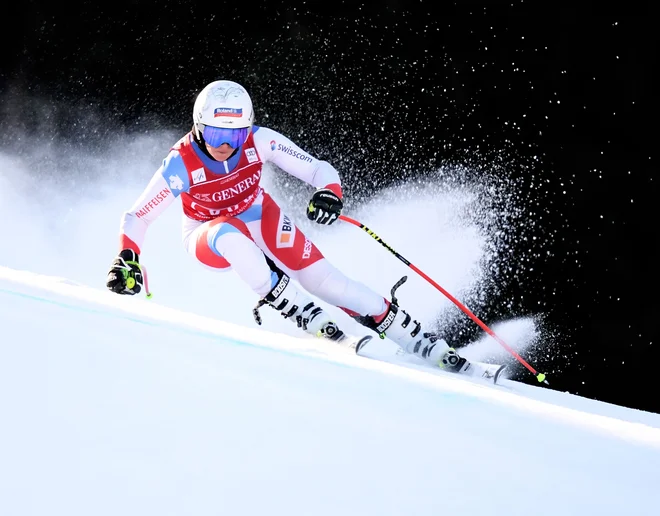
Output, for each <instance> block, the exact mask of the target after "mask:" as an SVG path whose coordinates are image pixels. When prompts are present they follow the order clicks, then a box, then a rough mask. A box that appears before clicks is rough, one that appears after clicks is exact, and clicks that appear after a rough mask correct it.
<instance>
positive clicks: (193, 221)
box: [106, 80, 469, 372]
mask: <svg viewBox="0 0 660 516" xmlns="http://www.w3.org/2000/svg"><path fill="white" fill-rule="evenodd" d="M266 162H271V163H273V164H275V165H276V166H277V167H279V168H280V169H282V170H284V171H285V172H288V173H289V174H291V175H292V176H295V177H297V178H298V179H301V180H302V181H305V182H306V183H308V184H310V185H311V186H313V187H315V188H316V190H315V192H314V193H313V195H312V198H311V200H310V202H309V204H308V206H307V216H308V218H309V219H311V220H314V221H315V222H317V223H319V224H332V223H333V222H335V221H336V220H337V218H338V217H339V215H340V213H341V210H342V188H341V181H340V178H339V174H338V172H337V170H336V169H335V168H334V167H333V166H332V165H330V164H329V163H327V162H325V161H320V160H317V159H315V158H314V157H312V156H310V155H309V154H308V153H306V152H305V151H303V150H302V149H301V148H300V147H298V146H297V145H296V144H294V143H293V142H292V141H291V140H289V139H288V138H287V137H285V136H283V135H282V134H280V133H278V132H276V131H274V130H272V129H269V128H267V127H260V126H257V125H255V124H254V110H253V106H252V101H251V99H250V96H249V94H248V93H247V91H246V90H245V89H244V88H243V87H242V86H241V85H239V84H237V83H235V82H232V81H226V80H220V81H215V82H212V83H210V84H208V85H207V86H206V87H205V88H204V89H203V90H202V91H201V92H200V93H199V95H198V96H197V98H196V100H195V104H194V108H193V127H192V130H191V131H190V132H189V133H187V134H185V135H184V136H183V137H182V138H181V139H180V140H179V141H178V142H177V143H176V144H175V145H174V146H173V147H172V148H171V150H170V152H169V154H168V155H167V157H166V158H165V159H164V161H163V163H162V165H161V166H160V167H159V168H158V170H157V171H156V173H155V174H154V176H153V177H152V179H151V181H150V182H149V184H148V186H147V187H146V189H145V190H144V192H143V193H142V194H141V195H140V196H139V198H138V199H137V200H136V201H135V204H133V206H132V208H131V209H130V210H129V211H127V212H125V213H124V214H123V216H122V218H121V225H120V237H119V249H120V252H119V254H118V256H117V257H116V258H115V259H114V261H113V262H112V265H111V268H110V271H109V272H108V276H107V283H106V284H107V287H108V289H110V290H111V291H113V292H116V293H118V294H129V295H133V294H137V293H139V292H140V290H141V289H142V287H143V275H142V271H141V268H140V264H139V254H140V249H141V247H142V244H143V241H144V238H145V235H146V232H147V229H148V227H149V225H150V224H151V223H152V222H153V221H154V220H155V219H156V218H157V217H158V216H159V215H161V214H162V213H163V212H164V210H165V209H166V208H167V207H168V206H170V205H171V204H172V203H173V202H174V201H175V199H176V198H177V197H180V198H181V204H182V207H183V214H182V219H183V245H184V247H185V249H186V250H187V252H188V253H190V254H191V255H193V256H194V257H195V258H196V259H197V260H198V261H199V262H201V263H202V264H204V265H206V266H208V267H210V268H212V269H215V270H216V271H228V270H230V268H231V269H233V270H234V271H235V273H236V274H238V276H239V277H240V278H241V280H243V281H244V282H245V283H247V285H248V286H249V287H250V288H251V289H252V290H253V291H254V292H255V293H256V294H257V295H258V296H259V298H260V301H259V304H258V305H257V308H256V309H255V311H254V313H255V318H256V319H257V322H259V323H260V322H261V321H260V317H259V314H258V308H259V307H260V306H262V305H264V304H268V305H270V306H272V307H273V308H274V309H275V310H278V311H280V312H281V314H282V315H283V316H284V317H286V318H289V319H290V320H292V321H294V322H295V323H297V325H298V326H299V327H300V328H302V329H303V330H304V331H306V332H309V333H311V334H313V335H316V336H319V337H325V338H328V339H331V340H333V341H337V342H340V343H341V341H342V340H345V339H347V336H346V335H345V334H344V333H343V332H342V331H341V330H340V329H339V328H338V326H337V324H336V323H335V322H334V321H333V320H332V318H331V317H330V316H329V314H328V313H327V312H326V311H324V310H323V309H322V307H320V306H318V305H317V304H315V303H314V301H313V300H312V298H311V297H310V296H309V295H308V294H307V293H311V294H313V295H314V296H316V297H318V298H319V299H322V300H323V301H325V302H327V303H329V304H331V305H334V306H337V307H339V308H341V309H342V310H343V311H345V312H346V313H347V314H348V315H350V316H351V317H353V318H355V319H356V320H357V321H359V322H360V323H361V324H363V325H364V326H366V327H367V328H369V329H371V330H373V331H374V332H376V333H377V334H379V335H380V336H381V337H383V336H387V337H388V338H389V339H391V340H393V341H394V342H396V343H397V344H398V345H399V346H400V347H401V348H402V349H403V350H404V351H405V352H407V353H411V354H414V355H416V356H418V357H421V358H422V359H424V360H425V361H427V362H431V363H432V364H435V365H438V366H440V367H444V368H447V369H448V370H452V371H454V372H462V370H463V369H464V368H467V367H469V362H467V361H466V360H465V359H463V358H461V357H459V356H458V355H457V353H456V351H455V350H454V349H452V348H450V347H449V346H448V345H447V344H446V342H445V341H444V340H442V339H439V338H438V337H437V336H436V335H435V334H433V333H430V332H426V331H424V330H423V328H422V324H421V323H419V322H417V321H415V320H413V319H412V317H411V316H410V315H409V314H408V313H407V312H405V311H404V310H403V309H401V308H400V307H399V306H398V304H397V301H396V298H394V296H393V300H392V301H389V300H387V299H385V298H383V296H381V295H379V294H378V293H376V292H374V291H373V290H371V289H370V288H368V287H367V286H365V285H363V284H362V283H360V282H358V281H355V280H353V279H351V278H349V277H348V276H346V275H345V274H343V273H342V272H341V271H339V270H338V269H337V268H336V267H335V266H333V265H332V264H331V263H330V262H329V261H328V260H327V259H326V258H325V257H324V256H323V254H322V253H321V251H320V250H319V249H318V248H317V247H316V245H314V243H313V242H311V241H310V240H309V239H308V238H307V237H306V236H305V235H304V234H303V232H302V231H301V230H300V229H299V228H298V227H297V226H296V225H295V224H294V223H293V222H292V220H291V219H290V218H289V217H288V216H287V215H286V214H285V213H284V212H283V211H282V210H281V209H280V207H279V206H278V205H277V203H276V202H275V201H274V200H273V198H272V197H271V196H270V195H269V194H268V193H266V192H265V191H264V189H263V187H262V186H261V184H260V178H261V173H262V167H263V164H264V163H266ZM292 279H293V280H296V282H297V283H298V284H299V285H301V286H302V287H303V289H304V290H301V289H300V288H299V287H298V286H296V283H294V281H292ZM367 340H368V338H367Z"/></svg>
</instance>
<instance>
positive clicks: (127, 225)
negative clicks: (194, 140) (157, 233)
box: [119, 151, 190, 254]
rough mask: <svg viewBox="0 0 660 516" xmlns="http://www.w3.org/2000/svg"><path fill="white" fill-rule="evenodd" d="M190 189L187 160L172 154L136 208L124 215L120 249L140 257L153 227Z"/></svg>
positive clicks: (143, 193)
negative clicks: (152, 224)
mask: <svg viewBox="0 0 660 516" xmlns="http://www.w3.org/2000/svg"><path fill="white" fill-rule="evenodd" d="M189 187H190V185H189V181H188V174H187V172H186V169H185V166H184V165H183V160H182V159H181V157H180V155H179V153H178V152H176V151H172V152H171V153H170V154H169V155H168V156H167V158H165V160H164V161H163V164H162V165H161V166H160V167H159V168H158V170H157V171H156V173H155V174H154V175H153V177H152V178H151V181H149V184H148V185H147V187H146V188H145V189H144V191H143V192H142V194H141V195H140V196H139V197H138V198H137V200H136V201H135V203H134V204H133V206H132V207H131V208H130V209H129V210H128V211H126V212H125V213H124V214H123V215H122V218H121V225H120V235H119V249H120V250H122V249H131V250H133V251H135V252H136V253H137V254H139V253H140V249H141V247H142V244H143V243H144V239H145V236H146V233H147V229H148V228H149V225H150V224H151V223H152V222H153V221H154V220H156V219H157V218H158V217H159V216H160V215H161V214H162V213H163V212H164V211H165V209H166V208H167V207H168V206H170V205H171V204H172V203H173V202H174V199H175V198H176V197H178V196H179V195H180V194H181V192H184V191H187V190H188V189H189Z"/></svg>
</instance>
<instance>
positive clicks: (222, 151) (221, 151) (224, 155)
mask: <svg viewBox="0 0 660 516" xmlns="http://www.w3.org/2000/svg"><path fill="white" fill-rule="evenodd" d="M206 150H207V151H208V152H209V154H210V155H211V157H212V158H213V159H214V160H216V161H227V160H228V159H229V157H230V156H231V155H232V153H233V152H234V148H233V147H232V146H230V145H228V144H226V143H223V144H222V145H220V147H211V146H210V145H209V144H208V143H207V144H206Z"/></svg>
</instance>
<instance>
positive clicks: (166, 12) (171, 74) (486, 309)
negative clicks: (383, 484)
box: [0, 0, 660, 412]
mask: <svg viewBox="0 0 660 516" xmlns="http://www.w3.org/2000/svg"><path fill="white" fill-rule="evenodd" d="M432 4H433V9H431V5H432ZM118 5H120V7H112V8H110V7H107V8H103V7H99V6H98V5H97V3H96V2H69V3H68V4H67V7H66V9H62V8H61V7H59V6H57V4H56V3H50V2H34V1H28V2H22V3H21V4H20V5H18V4H13V7H12V9H13V10H14V12H11V13H10V12H7V13H6V16H5V19H4V25H5V27H4V28H5V30H4V31H2V32H3V34H2V36H1V37H2V38H3V40H2V43H3V48H4V52H3V53H2V57H0V59H1V63H2V67H1V73H0V91H1V93H2V99H3V101H2V112H1V113H0V116H1V118H0V124H1V129H2V130H1V131H0V141H1V143H2V144H3V145H4V146H10V145H11V146H13V147H14V148H15V147H16V146H17V145H19V146H20V145H30V142H29V141H26V139H22V140H19V139H18V138H17V136H16V135H17V134H25V133H27V134H33V135H42V136H41V137H43V134H42V133H43V132H44V131H50V132H51V133H50V134H51V136H52V134H57V135H58V136H57V137H58V138H62V144H63V145H74V146H75V145H89V144H90V143H93V142H94V141H97V140H98V139H103V138H105V137H107V136H108V135H109V134H111V133H113V132H115V133H116V132H117V131H121V132H126V133H130V132H148V131H150V130H154V129H158V128H168V129H180V131H181V134H183V132H185V131H187V130H188V129H189V128H190V125H191V106H192V103H193V101H194V98H195V96H196V94H197V92H198V91H199V90H200V89H201V88H202V87H203V86H204V85H206V84H207V83H208V82H211V81H213V80H216V79H219V78H227V79H233V80H236V81H237V82H240V83H242V84H243V85H244V86H246V87H247V88H248V90H249V91H250V93H251V95H252V97H253V100H254V102H255V107H256V112H257V117H258V121H257V123H260V124H262V125H266V126H269V127H271V128H273V129H275V130H278V131H280V132H282V133H284V134H286V135H288V136H289V137H290V138H292V139H293V140H294V141H295V142H297V143H298V144H299V145H301V146H302V147H303V148H305V149H307V150H308V151H310V152H311V153H312V154H315V155H316V156H318V157H320V158H322V159H328V160H329V161H331V162H332V163H333V164H334V165H335V166H336V167H337V168H338V169H339V170H340V172H341V173H342V176H343V178H344V182H345V186H346V194H347V199H364V198H365V197H368V196H369V195H374V192H375V195H377V188H380V187H381V186H386V185H389V184H391V183H392V182H394V181H397V180H401V179H406V178H410V177H414V176H425V175H427V174H430V173H432V172H433V171H434V170H437V169H438V168H439V167H441V166H443V165H448V164H454V165H462V166H464V167H465V173H466V174H467V175H471V176H472V180H475V178H476V180H477V181H478V178H479V176H480V174H484V175H486V174H488V175H490V176H493V175H495V176H501V178H502V179H506V180H514V181H516V182H517V183H516V184H518V185H520V186H519V188H520V191H521V192H522V193H521V194H520V197H521V198H520V199H518V202H519V203H521V204H522V205H523V206H524V210H523V213H521V214H520V216H519V218H518V220H516V221H514V222H515V225H517V227H518V229H517V230H516V232H515V234H513V235H509V237H510V240H509V241H508V245H509V246H510V253H509V255H508V256H507V260H508V267H507V268H506V270H503V271H502V272H501V273H499V276H498V278H497V281H498V287H497V288H496V289H494V290H493V291H492V292H491V293H490V294H489V298H488V302H485V303H484V305H483V306H480V307H478V308H479V311H478V315H479V317H480V318H481V319H482V320H483V321H484V322H486V324H490V323H491V322H493V321H497V320H498V319H499V318H502V317H510V316H521V315H528V314H538V313H542V314H543V317H544V319H545V325H546V326H545V327H546V328H547V329H548V330H547V332H548V333H547V335H546V336H545V338H546V339H553V345H554V347H553V353H552V354H543V353H537V354H536V355H534V356H533V358H534V365H535V366H536V368H537V369H539V370H541V371H546V372H548V373H549V377H548V378H549V379H550V380H551V383H552V385H551V388H554V389H558V390H566V391H570V392H573V393H577V394H580V395H583V396H587V397H592V398H595V399H600V400H604V401H609V402H613V403H617V404H623V405H626V406H630V407H636V408H641V409H645V410H652V411H655V412H660V400H658V396H657V392H658V389H657V388H656V383H655V378H654V377H655V367H656V364H655V363H654V361H655V360H656V359H657V358H659V353H658V351H656V349H657V348H658V347H659V346H660V342H659V339H658V330H657V326H656V325H657V323H658V317H657V312H658V309H659V308H660V305H659V303H658V300H657V295H656V292H657V285H658V281H657V276H656V249H657V243H656V237H657V225H656V222H657V220H658V216H657V208H656V190H657V187H656V185H657V179H656V177H655V168H656V166H657V163H658V154H657V152H656V138H657V130H656V123H657V119H658V101H657V92H658V86H659V85H658V80H657V78H656V74H657V72H658V66H657V65H658V55H657V52H658V37H657V33H658V29H657V19H658V18H657V15H658V12H657V9H656V8H655V7H652V6H651V5H652V3H651V2H648V3H647V4H644V3H641V4H640V3H638V4H635V6H634V8H633V7H632V6H630V8H629V10H628V11H626V9H627V7H621V6H619V8H618V10H617V12H610V13H608V12H606V11H604V10H603V8H602V6H601V5H600V4H594V5H589V4H584V5H582V6H580V7H575V6H573V7H561V6H560V5H559V4H557V3H544V2H530V1H525V2H521V1H518V0H513V1H508V2H482V3H478V2H416V1H412V0H409V1H399V0H389V1H382V2H374V4H373V5H371V4H365V3H360V2H358V1H357V0H356V1H338V2H328V1H325V2H304V3H303V2H286V3H278V2H268V3H267V4H265V5H264V6H263V7H262V6H259V5H258V3H255V4H254V5H253V4H250V3H248V2H222V1H220V2H199V3H193V4H189V3H183V2H168V1H163V2H159V3H152V2H138V1H133V2H131V1H127V2H122V3H121V4H118ZM10 29H11V31H10ZM86 117H96V118H100V119H102V120H103V123H102V124H95V125H94V124H89V123H88V122H89V120H88V119H85V120H83V118H86ZM91 127H93V129H90V128H91ZM63 135H68V137H65V136H63ZM391 160H395V161H391ZM349 202H350V201H349ZM356 202H357V201H356ZM493 202H494V203H497V202H498V201H497V200H493ZM374 229H376V228H374ZM401 252H402V254H404V255H405V250H401ZM467 327H468V326H467V324H466V326H465V328H462V329H463V330H464V331H463V335H467V334H468V333H469V331H470V330H468V329H467ZM466 338H467V337H466ZM457 344H460V342H457ZM523 372H524V371H523ZM519 378H520V379H521V380H524V381H529V382H534V381H535V380H534V378H533V377H530V376H529V375H527V376H526V375H524V374H523V373H521V374H520V375H519Z"/></svg>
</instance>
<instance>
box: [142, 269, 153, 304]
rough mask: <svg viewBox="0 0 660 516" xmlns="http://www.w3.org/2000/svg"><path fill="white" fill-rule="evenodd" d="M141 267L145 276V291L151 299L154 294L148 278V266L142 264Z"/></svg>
mask: <svg viewBox="0 0 660 516" xmlns="http://www.w3.org/2000/svg"><path fill="white" fill-rule="evenodd" d="M140 269H141V270H142V277H143V278H144V293H145V294H146V296H147V299H151V297H152V294H151V291H150V290H149V280H148V279H147V268H146V267H145V266H144V265H140Z"/></svg>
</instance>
